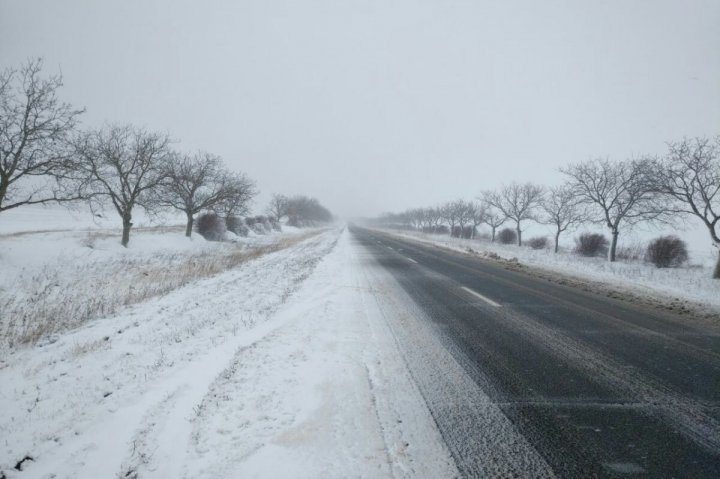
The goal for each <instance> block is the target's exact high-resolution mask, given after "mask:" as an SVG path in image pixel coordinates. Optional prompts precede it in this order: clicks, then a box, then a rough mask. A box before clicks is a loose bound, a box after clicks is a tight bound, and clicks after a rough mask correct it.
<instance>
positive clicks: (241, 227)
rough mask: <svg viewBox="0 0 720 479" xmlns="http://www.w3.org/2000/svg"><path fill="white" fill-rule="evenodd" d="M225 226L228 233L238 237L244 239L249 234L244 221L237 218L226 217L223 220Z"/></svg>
mask: <svg viewBox="0 0 720 479" xmlns="http://www.w3.org/2000/svg"><path fill="white" fill-rule="evenodd" d="M225 226H226V228H227V230H228V231H230V232H232V233H235V234H236V235H238V236H242V237H245V236H247V235H248V234H249V233H250V228H248V227H247V224H245V220H244V219H243V218H238V217H237V216H228V217H227V218H225Z"/></svg>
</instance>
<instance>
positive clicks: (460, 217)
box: [452, 200, 473, 238]
mask: <svg viewBox="0 0 720 479" xmlns="http://www.w3.org/2000/svg"><path fill="white" fill-rule="evenodd" d="M452 208H453V209H454V210H455V218H456V219H457V223H458V226H459V228H460V231H459V232H458V237H459V238H462V237H463V234H464V231H465V225H467V224H468V223H470V222H472V215H473V208H472V204H471V203H468V202H466V201H465V200H457V201H453V202H452Z"/></svg>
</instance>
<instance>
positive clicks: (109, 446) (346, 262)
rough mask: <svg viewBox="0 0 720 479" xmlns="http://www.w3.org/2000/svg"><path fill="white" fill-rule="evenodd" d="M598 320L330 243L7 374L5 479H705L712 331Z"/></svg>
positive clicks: (502, 286)
mask: <svg viewBox="0 0 720 479" xmlns="http://www.w3.org/2000/svg"><path fill="white" fill-rule="evenodd" d="M577 295H580V296H577ZM578 298H581V299H582V300H583V301H585V303H584V304H582V305H581V304H578V303H577V301H578ZM610 306H612V307H617V306H618V303H608V302H607V301H606V300H603V299H602V298H599V297H594V296H592V295H589V294H587V293H578V292H577V291H574V290H572V289H571V288H567V287H559V286H556V285H552V284H548V283H544V282H538V280H537V279H532V278H529V277H526V276H523V275H522V274H521V273H517V272H513V271H508V270H506V269H503V268H500V267H497V266H494V267H493V266H492V265H491V264H487V263H482V262H480V261H477V260H469V259H467V257H464V256H462V255H460V254H458V253H448V252H444V251H441V250H438V249H436V248H433V247H429V246H422V245H418V244H416V243H413V242H408V241H406V240H399V239H397V238H392V237H389V236H386V235H379V234H377V233H372V232H369V231H366V230H353V231H352V232H351V231H348V230H343V231H339V230H333V231H327V232H324V233H321V234H318V235H316V236H314V237H311V238H309V239H306V240H304V241H302V242H299V243H297V244H293V245H291V246H288V247H286V248H284V249H282V250H280V251H275V252H271V253H267V254H264V255H262V256H260V257H259V258H257V259H254V260H251V261H248V262H247V263H244V264H242V265H240V266H239V267H237V268H234V269H232V270H230V271H228V272H226V273H221V274H218V275H217V276H214V277H212V278H209V279H204V280H199V281H195V282H193V283H191V284H189V285H187V286H184V287H182V288H179V289H177V290H175V291H173V292H171V293H169V294H167V295H165V296H163V297H160V298H156V299H152V300H148V301H146V302H144V303H140V304H137V305H134V306H131V307H127V308H125V309H124V310H122V311H121V312H120V314H118V315H116V316H113V317H108V318H103V319H100V320H96V321H92V322H89V323H88V324H86V325H84V326H82V327H80V328H78V329H76V330H74V331H71V332H68V333H65V334H62V335H59V336H57V337H56V338H55V339H54V340H53V341H52V342H44V343H41V345H39V346H35V347H28V348H26V349H20V350H17V351H15V352H13V353H12V354H10V355H8V356H6V357H3V358H0V384H2V388H0V410H2V411H3V415H2V416H1V417H0V436H2V438H3V442H2V449H0V474H4V475H5V477H6V478H8V479H13V478H51V477H53V478H97V477H118V478H121V477H123V478H124V477H127V478H182V477H186V478H198V477H199V478H236V477H272V478H285V477H287V478H295V477H307V478H315V477H370V478H376V477H379V478H383V477H396V478H397V477H399V478H401V477H432V478H445V477H448V478H449V477H459V476H464V477H556V476H559V477H588V476H592V477H626V476H632V477H643V476H645V477H669V476H676V477H717V473H718V471H720V455H719V454H718V451H719V450H720V448H719V447H718V443H719V442H720V435H719V434H718V431H720V429H719V428H718V420H719V418H718V410H719V409H718V395H720V384H719V383H718V380H719V378H720V374H719V371H720V359H719V357H718V352H720V342H719V341H718V336H717V335H713V334H708V333H702V332H700V331H698V330H694V329H692V328H690V327H687V326H684V325H682V324H679V323H677V322H674V321H672V320H671V319H668V318H655V317H652V316H648V315H647V313H646V312H643V311H642V310H639V309H633V308H632V307H630V306H627V305H626V306H625V307H623V308H619V309H617V308H616V309H612V308H611V309H607V308H608V307H610ZM26 458H28V459H26ZM23 459H25V460H23ZM0 477H2V476H0Z"/></svg>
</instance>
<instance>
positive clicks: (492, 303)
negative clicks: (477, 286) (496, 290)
mask: <svg viewBox="0 0 720 479" xmlns="http://www.w3.org/2000/svg"><path fill="white" fill-rule="evenodd" d="M460 288H462V289H463V290H465V291H467V292H468V293H470V294H472V295H473V296H477V297H478V298H480V299H482V300H483V301H485V302H486V303H487V304H489V305H490V306H495V307H496V308H499V307H501V306H502V305H501V304H500V303H496V302H495V301H493V300H492V299H490V298H487V297H485V296H483V295H482V294H480V293H478V292H477V291H473V290H472V289H470V288H466V287H465V286H460Z"/></svg>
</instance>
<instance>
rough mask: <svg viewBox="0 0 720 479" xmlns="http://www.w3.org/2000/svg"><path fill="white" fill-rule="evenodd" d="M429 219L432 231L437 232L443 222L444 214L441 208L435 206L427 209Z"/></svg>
mask: <svg viewBox="0 0 720 479" xmlns="http://www.w3.org/2000/svg"><path fill="white" fill-rule="evenodd" d="M427 219H428V224H429V226H430V231H431V232H432V233H437V232H438V230H439V229H440V223H442V220H443V218H442V214H441V212H440V208H437V207H433V208H428V209H427Z"/></svg>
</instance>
